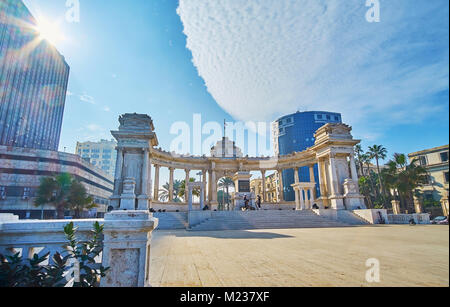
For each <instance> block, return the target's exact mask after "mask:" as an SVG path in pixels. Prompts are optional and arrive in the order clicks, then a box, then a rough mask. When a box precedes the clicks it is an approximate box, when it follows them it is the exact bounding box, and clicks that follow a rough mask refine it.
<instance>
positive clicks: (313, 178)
mask: <svg viewBox="0 0 450 307" xmlns="http://www.w3.org/2000/svg"><path fill="white" fill-rule="evenodd" d="M309 181H310V182H311V183H314V184H315V183H316V176H315V175H314V165H310V166H309ZM311 196H312V197H313V199H317V191H316V189H315V188H314V189H312V194H311Z"/></svg>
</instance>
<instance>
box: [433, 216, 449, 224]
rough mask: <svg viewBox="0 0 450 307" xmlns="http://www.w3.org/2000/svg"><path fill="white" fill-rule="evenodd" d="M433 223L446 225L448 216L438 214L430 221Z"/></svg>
mask: <svg viewBox="0 0 450 307" xmlns="http://www.w3.org/2000/svg"><path fill="white" fill-rule="evenodd" d="M431 224H434V225H448V217H445V216H438V217H436V218H434V219H433V220H432V221H431Z"/></svg>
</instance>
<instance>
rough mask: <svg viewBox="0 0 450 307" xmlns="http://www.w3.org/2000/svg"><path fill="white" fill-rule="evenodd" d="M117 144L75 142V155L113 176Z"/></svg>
mask: <svg viewBox="0 0 450 307" xmlns="http://www.w3.org/2000/svg"><path fill="white" fill-rule="evenodd" d="M116 146H117V142H116V141H114V140H111V141H108V140H100V142H84V143H80V142H77V147H76V151H75V153H76V154H77V155H79V156H80V157H81V158H83V159H84V160H85V161H87V162H89V163H91V164H92V165H94V166H96V167H98V168H99V169H101V170H103V171H105V172H106V173H108V174H110V175H111V176H114V172H115V168H116V159H117V152H116Z"/></svg>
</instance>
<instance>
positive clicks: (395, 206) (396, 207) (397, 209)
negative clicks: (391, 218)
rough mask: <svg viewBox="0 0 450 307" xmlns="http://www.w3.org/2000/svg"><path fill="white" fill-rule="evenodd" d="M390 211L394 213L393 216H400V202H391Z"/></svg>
mask: <svg viewBox="0 0 450 307" xmlns="http://www.w3.org/2000/svg"><path fill="white" fill-rule="evenodd" d="M391 203H392V210H393V211H394V214H396V215H397V214H401V211H400V201H398V200H393V201H392V202H391Z"/></svg>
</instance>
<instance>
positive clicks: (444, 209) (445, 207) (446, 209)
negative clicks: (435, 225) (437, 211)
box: [441, 194, 449, 217]
mask: <svg viewBox="0 0 450 307" xmlns="http://www.w3.org/2000/svg"><path fill="white" fill-rule="evenodd" d="M441 205H442V212H443V214H444V216H446V217H448V212H449V201H448V194H444V196H443V197H442V199H441Z"/></svg>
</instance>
